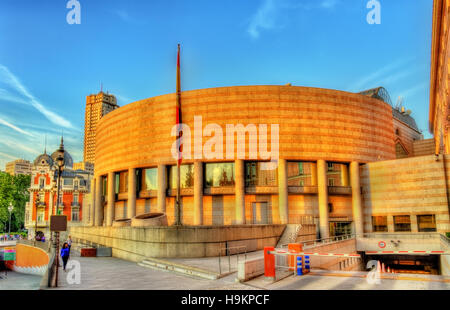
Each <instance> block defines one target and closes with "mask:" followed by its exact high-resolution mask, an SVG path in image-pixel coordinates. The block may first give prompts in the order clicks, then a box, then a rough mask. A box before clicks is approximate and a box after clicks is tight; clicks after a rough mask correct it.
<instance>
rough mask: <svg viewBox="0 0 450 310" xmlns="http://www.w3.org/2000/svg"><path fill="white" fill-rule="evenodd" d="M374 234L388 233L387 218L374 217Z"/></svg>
mask: <svg viewBox="0 0 450 310" xmlns="http://www.w3.org/2000/svg"><path fill="white" fill-rule="evenodd" d="M372 230H373V232H387V231H388V225H387V216H372Z"/></svg>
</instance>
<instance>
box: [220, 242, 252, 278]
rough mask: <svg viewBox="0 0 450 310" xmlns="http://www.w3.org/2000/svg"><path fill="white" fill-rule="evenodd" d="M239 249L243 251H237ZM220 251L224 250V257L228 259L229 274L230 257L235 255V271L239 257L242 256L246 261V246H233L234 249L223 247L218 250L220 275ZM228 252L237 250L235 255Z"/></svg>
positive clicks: (229, 268) (229, 271)
mask: <svg viewBox="0 0 450 310" xmlns="http://www.w3.org/2000/svg"><path fill="white" fill-rule="evenodd" d="M239 249H243V251H239ZM222 250H225V257H228V273H231V271H232V270H231V256H233V255H236V270H237V268H238V267H237V266H238V265H239V257H240V255H244V261H246V260H247V246H245V245H241V246H235V247H225V248H220V249H219V274H222ZM230 250H237V251H236V253H235V254H232V253H230V252H232V251H230ZM242 252H244V253H242Z"/></svg>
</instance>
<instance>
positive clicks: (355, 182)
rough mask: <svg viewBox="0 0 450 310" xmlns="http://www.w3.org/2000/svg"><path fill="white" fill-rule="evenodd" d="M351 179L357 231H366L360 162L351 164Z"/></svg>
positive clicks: (354, 219) (354, 220)
mask: <svg viewBox="0 0 450 310" xmlns="http://www.w3.org/2000/svg"><path fill="white" fill-rule="evenodd" d="M350 179H351V186H352V212H353V222H354V223H355V233H356V234H363V233H364V214H363V210H362V204H361V182H360V179H359V163H358V162H352V163H351V164H350Z"/></svg>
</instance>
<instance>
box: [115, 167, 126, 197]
mask: <svg viewBox="0 0 450 310" xmlns="http://www.w3.org/2000/svg"><path fill="white" fill-rule="evenodd" d="M115 187H116V194H119V193H126V192H128V171H122V172H119V173H116V184H115Z"/></svg>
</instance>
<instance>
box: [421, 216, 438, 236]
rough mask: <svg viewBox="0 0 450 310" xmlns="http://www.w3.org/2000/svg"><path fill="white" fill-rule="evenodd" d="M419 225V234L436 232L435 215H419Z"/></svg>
mask: <svg viewBox="0 0 450 310" xmlns="http://www.w3.org/2000/svg"><path fill="white" fill-rule="evenodd" d="M417 224H418V225H419V232H433V231H436V218H435V216H434V214H433V215H418V216H417Z"/></svg>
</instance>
